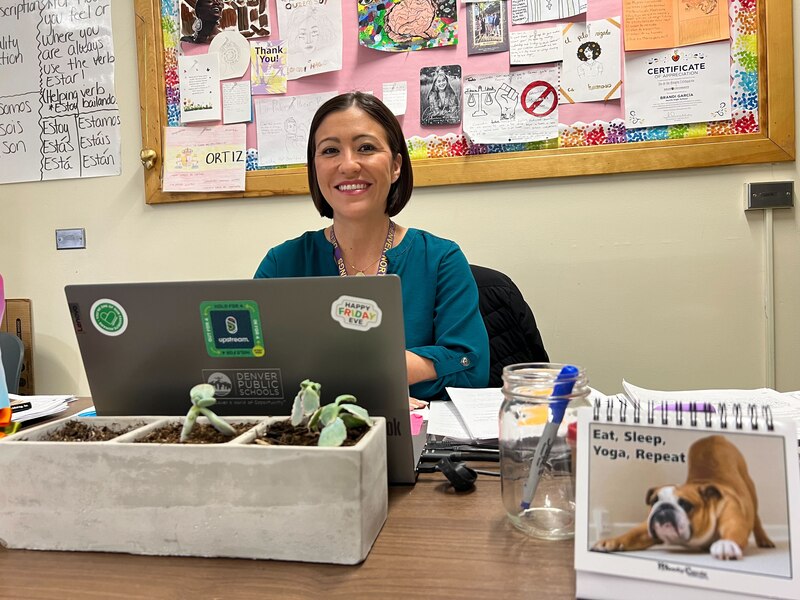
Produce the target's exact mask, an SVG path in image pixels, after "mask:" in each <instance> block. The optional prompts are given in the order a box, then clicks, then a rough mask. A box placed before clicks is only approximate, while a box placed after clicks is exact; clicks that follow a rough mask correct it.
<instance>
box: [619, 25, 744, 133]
mask: <svg viewBox="0 0 800 600" xmlns="http://www.w3.org/2000/svg"><path fill="white" fill-rule="evenodd" d="M730 118H731V88H730V42H729V41H728V40H725V41H722V42H713V43H711V44H698V45H696V46H686V47H684V48H675V49H674V50H659V51H656V52H626V53H625V122H626V125H627V126H628V127H629V128H636V127H653V126H656V125H679V124H684V123H703V122H706V121H726V120H728V119H730Z"/></svg>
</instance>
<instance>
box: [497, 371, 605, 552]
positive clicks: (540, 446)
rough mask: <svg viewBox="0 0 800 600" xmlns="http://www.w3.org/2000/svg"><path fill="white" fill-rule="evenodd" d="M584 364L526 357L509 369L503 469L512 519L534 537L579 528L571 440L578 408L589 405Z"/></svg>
mask: <svg viewBox="0 0 800 600" xmlns="http://www.w3.org/2000/svg"><path fill="white" fill-rule="evenodd" d="M587 384H588V380H587V378H586V373H585V371H584V369H583V368H581V367H578V366H575V365H566V364H557V363H522V364H516V365H509V366H507V367H505V368H504V369H503V397H504V400H503V404H502V407H501V409H500V433H499V445H500V475H501V481H502V494H503V504H504V506H505V509H506V513H507V514H508V518H509V519H510V521H511V523H513V524H514V526H515V527H517V528H518V529H519V530H521V531H523V532H525V533H526V534H528V535H531V536H533V537H537V538H542V539H548V540H562V539H568V538H571V537H572V536H573V535H574V533H575V475H574V472H573V470H572V467H571V464H572V461H571V448H570V446H569V444H568V443H567V441H566V432H567V427H568V423H569V422H570V421H573V420H574V409H575V408H577V407H578V406H588V405H589V402H588V400H587V398H588V396H589V387H588V385H587Z"/></svg>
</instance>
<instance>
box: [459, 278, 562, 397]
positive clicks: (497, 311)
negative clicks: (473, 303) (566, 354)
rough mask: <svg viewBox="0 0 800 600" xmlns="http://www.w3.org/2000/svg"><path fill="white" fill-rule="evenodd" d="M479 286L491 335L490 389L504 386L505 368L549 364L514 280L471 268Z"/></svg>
mask: <svg viewBox="0 0 800 600" xmlns="http://www.w3.org/2000/svg"><path fill="white" fill-rule="evenodd" d="M470 269H472V276H473V277H474V278H475V283H477V284H478V307H479V309H480V311H481V316H482V317H483V323H484V324H485V325H486V333H488V334H489V387H500V386H502V385H503V367H505V366H506V365H513V364H515V363H523V362H549V360H550V358H549V357H548V355H547V351H546V350H545V349H544V342H543V341H542V336H541V334H540V333H539V328H538V327H537V326H536V319H535V318H534V317H533V311H531V308H530V306H528V304H527V302H525V298H523V297H522V292H520V291H519V288H518V287H517V286H516V285H514V282H513V281H511V279H510V278H509V277H508V276H507V275H505V274H503V273H501V272H500V271H495V270H494V269H489V268H487V267H479V266H477V265H470Z"/></svg>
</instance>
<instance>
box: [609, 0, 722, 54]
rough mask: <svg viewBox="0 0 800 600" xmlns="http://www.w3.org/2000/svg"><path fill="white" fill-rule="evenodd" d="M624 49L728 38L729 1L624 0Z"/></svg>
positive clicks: (687, 43)
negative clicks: (646, 0)
mask: <svg viewBox="0 0 800 600" xmlns="http://www.w3.org/2000/svg"><path fill="white" fill-rule="evenodd" d="M622 18H623V20H624V22H625V50H627V51H630V50H657V49H660V48H672V47H674V46H687V45H689V44H700V43H702V42H714V41H718V40H726V39H728V38H729V37H730V25H729V21H728V0H649V1H648V2H642V0H623V1H622Z"/></svg>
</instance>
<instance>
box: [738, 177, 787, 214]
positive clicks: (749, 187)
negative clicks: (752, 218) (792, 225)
mask: <svg viewBox="0 0 800 600" xmlns="http://www.w3.org/2000/svg"><path fill="white" fill-rule="evenodd" d="M744 206H745V210H761V209H765V208H791V207H792V206H794V181H769V182H765V183H746V184H745V185H744Z"/></svg>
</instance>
